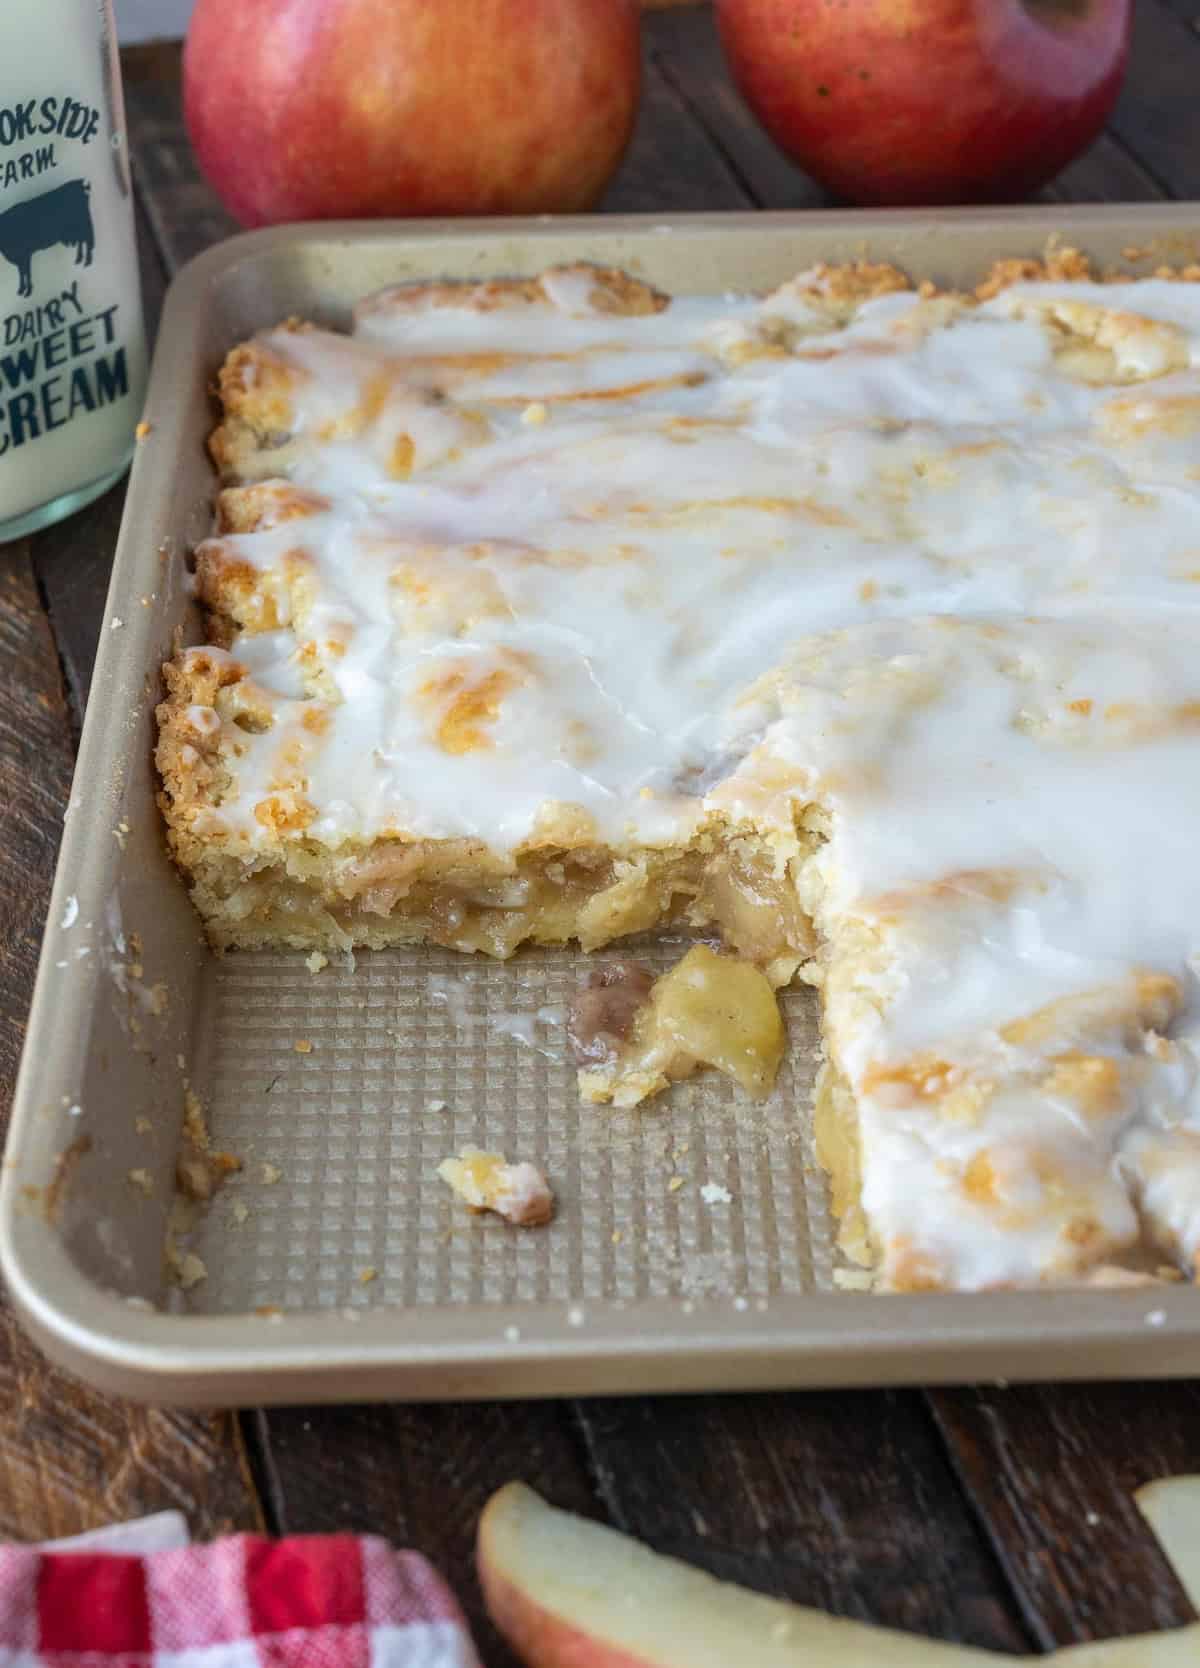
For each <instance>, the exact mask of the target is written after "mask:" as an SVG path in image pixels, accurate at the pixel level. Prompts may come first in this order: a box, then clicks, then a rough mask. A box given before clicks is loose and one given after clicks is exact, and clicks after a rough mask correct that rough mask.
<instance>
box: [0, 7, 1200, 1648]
mask: <svg viewBox="0 0 1200 1668" xmlns="http://www.w3.org/2000/svg"><path fill="white" fill-rule="evenodd" d="M1137 7H1138V9H1137V22H1136V27H1135V31H1134V47H1133V58H1132V64H1131V70H1130V76H1129V81H1128V85H1127V87H1126V90H1125V92H1124V94H1123V96H1122V98H1121V101H1120V103H1119V105H1118V106H1117V110H1116V113H1115V115H1114V117H1113V120H1112V122H1111V124H1110V127H1109V130H1108V132H1107V133H1106V134H1105V135H1104V137H1103V138H1102V139H1100V140H1099V141H1098V143H1097V144H1096V145H1095V146H1094V147H1093V148H1092V150H1091V151H1090V152H1089V153H1088V154H1087V155H1086V156H1085V157H1083V158H1081V159H1080V160H1079V161H1078V162H1076V163H1074V164H1073V165H1072V166H1071V167H1070V168H1069V169H1068V170H1067V171H1066V173H1065V174H1063V175H1062V177H1061V178H1060V179H1059V180H1058V181H1057V182H1056V183H1055V185H1054V186H1053V187H1052V188H1051V190H1050V191H1049V192H1048V193H1047V196H1048V197H1049V198H1051V199H1053V200H1057V201H1063V202H1076V201H1084V200H1108V199H1118V200H1120V199H1125V200H1131V199H1150V198H1161V197H1181V198H1186V197H1200V35H1198V33H1197V23H1195V22H1194V18H1195V19H1196V20H1200V0H1137ZM125 73H126V88H127V98H128V104H129V118H130V128H131V139H132V146H133V154H134V160H135V168H136V176H137V182H138V187H139V225H140V230H141V235H142V254H143V280H144V284H145V290H146V296H147V304H148V308H149V314H150V321H151V324H152V325H153V324H154V323H155V322H156V320H157V316H158V310H159V305H160V302H161V298H162V293H163V287H164V283H165V281H166V278H167V276H168V275H169V274H170V273H171V272H173V271H174V270H175V269H176V268H177V267H178V266H179V264H180V263H181V262H182V261H184V260H186V259H187V258H188V257H189V256H190V255H193V254H195V253H196V252H197V251H198V250H200V249H202V248H204V247H205V246H206V245H207V244H209V243H211V242H213V241H214V240H215V239H216V238H219V237H223V236H225V235H226V234H227V233H228V232H230V231H231V230H232V229H233V228H232V226H231V224H230V222H229V221H228V220H227V218H226V217H225V216H224V214H223V213H222V211H221V209H220V207H219V206H218V204H217V203H216V201H215V199H214V198H213V196H212V195H211V193H210V192H209V191H208V189H207V187H206V186H205V185H204V184H203V183H202V182H201V180H200V179H199V177H198V176H197V174H196V171H195V167H194V165H193V162H192V159H191V155H190V152H189V150H188V146H187V142H186V140H185V138H184V134H183V129H182V125H181V120H180V101H179V55H178V47H176V46H170V45H163V46H151V47H142V48H136V49H132V50H130V51H129V52H128V53H127V54H126V58H125ZM823 200H824V199H823V196H822V193H821V191H820V190H819V188H818V187H816V186H815V185H814V184H813V183H812V182H811V181H809V180H807V179H806V178H804V176H803V175H801V174H799V173H798V172H796V171H795V170H794V169H793V168H792V167H791V166H790V165H789V164H788V163H787V162H785V161H784V160H783V159H782V158H781V157H780V156H779V154H778V153H777V152H776V151H775V150H774V149H773V148H772V146H771V145H770V144H769V142H768V141H767V140H766V139H765V138H764V137H763V136H762V134H761V133H760V131H759V130H758V129H757V128H756V127H755V126H754V124H753V123H752V122H751V120H750V119H749V117H748V116H747V114H746V112H745V110H744V108H743V107H742V106H741V104H740V102H739V100H738V99H737V97H736V95H735V94H734V92H733V91H732V89H731V87H730V85H729V83H728V80H727V78H726V76H725V74H724V71H723V66H722V63H721V60H720V56H719V51H718V47H717V44H716V40H715V36H714V33H713V29H712V25H711V21H710V19H709V16H708V13H707V11H705V10H703V9H696V8H685V9H683V10H671V11H665V12H661V13H658V14H656V15H654V16H653V17H651V18H649V19H648V20H647V24H646V89H645V104H644V113H643V116H642V120H641V123H640V126H639V128H638V132H637V137H636V140H635V143H634V145H633V148H632V150H631V153H630V155H629V157H628V159H627V162H626V164H625V167H624V169H623V170H622V172H621V175H620V177H619V178H618V180H617V181H616V183H615V184H614V186H613V188H612V190H611V192H610V194H609V197H608V202H607V206H609V207H611V208H613V209H627V210H628V209H647V210H659V211H668V210H684V209H740V208H746V207H752V206H755V205H758V206H763V207H771V208H803V207H806V206H811V205H814V204H819V203H821V202H822V201H823ZM1198 229H1200V213H1198ZM122 499H123V489H121V488H116V489H114V490H113V491H112V492H111V493H109V494H108V496H107V497H106V498H104V499H102V500H101V501H100V502H99V503H97V504H95V505H94V506H92V508H91V509H90V510H88V511H86V512H85V513H84V514H83V515H81V516H79V517H77V518H76V519H75V520H73V521H69V522H67V523H65V524H64V525H62V526H59V527H56V528H52V529H50V530H49V531H48V532H45V533H42V534H40V535H38V536H37V537H36V538H33V539H28V540H24V541H19V542H17V543H15V544H12V545H9V546H7V547H5V548H3V549H0V691H2V692H3V693H2V694H0V1105H6V1104H7V1101H8V1097H9V1095H10V1093H11V1088H12V1082H13V1078H14V1075H15V1072H16V1065H17V1057H18V1052H19V1049H20V1044H21V1032H22V1027H23V1023H24V1019H25V1013H26V1008H27V1004H28V999H29V991H30V987H31V984H32V980H33V973H34V965H35V959H36V953H37V946H38V941H39V938H40V934H41V929H42V922H43V917H44V914H45V908H46V900H47V897H48V895H49V888H50V878H51V872H52V868H53V864H54V858H55V852H56V848H57V845H58V835H59V829H60V827H61V819H62V812H63V808H64V806H65V804H66V801H67V789H68V783H69V780H70V774H71V764H72V755H73V750H74V745H75V741H76V739H77V737H78V733H79V724H80V718H81V716H82V712H83V706H84V702H85V700H86V698H87V689H88V679H89V676H90V672H91V667H92V659H93V655H94V652H95V645H96V636H97V632H98V629H99V622H100V618H101V610H102V605H103V600H104V592H105V587H106V584H107V580H108V571H109V565H110V562H111V559H112V552H113V546H114V542H115V539H116V533H117V526H118V523H119V521H120V516H121V505H122ZM1137 1366H1138V1363H1137V1361H1136V1359H1131V1360H1130V1363H1129V1369H1130V1372H1131V1373H1136V1371H1137ZM1188 1470H1191V1471H1200V1387H1198V1386H1197V1385H1196V1384H1194V1383H1184V1384H1174V1385H1147V1386H1139V1385H1136V1384H1135V1385H1124V1386H1117V1385H1105V1386H1071V1387H1062V1388H1032V1389H1010V1388H1007V1387H1005V1386H1002V1385H987V1386H983V1387H979V1388H975V1389H963V1390H935V1391H929V1392H920V1391H897V1392H892V1391H887V1392H854V1393H853V1394H821V1395H817V1394H806V1395H793V1396H783V1395H770V1396H756V1397H752V1396H742V1397H716V1396H709V1397H703V1396H702V1397H695V1398H687V1399H679V1400H669V1399H653V1400H652V1399H649V1398H640V1399H635V1400H628V1401H600V1402H595V1401H593V1402H549V1403H517V1404H508V1405H498V1404H492V1405H483V1406H472V1407H461V1406H438V1407H407V1406H381V1407H345V1408H338V1409H327V1408H323V1409H315V1410H306V1409H303V1408H301V1409H293V1410H287V1411H281V1412H270V1411H263V1410H257V1411H256V1410H249V1411H244V1412H241V1413H228V1414H223V1415H220V1416H217V1417H208V1416H203V1417H202V1416H192V1415H188V1414H185V1413H175V1412H157V1411H145V1410H142V1409H139V1408H135V1407H129V1406H125V1405H123V1404H121V1403H118V1402H114V1401H111V1400H106V1399H105V1398H104V1397H101V1396H99V1395H95V1394H93V1393H92V1392H90V1391H88V1390H86V1389H83V1388H82V1387H80V1386H79V1385H77V1384H75V1383H73V1382H72V1381H70V1380H68V1379H67V1377H66V1376H65V1375H64V1374H62V1373H59V1372H57V1371H54V1370H52V1369H51V1368H49V1367H47V1366H46V1365H45V1364H44V1363H43V1362H42V1361H41V1359H40V1358H39V1357H38V1355H37V1354H36V1352H35V1351H34V1350H33V1348H32V1346H31V1345H30V1344H28V1343H27V1342H26V1341H25V1340H24V1338H23V1337H22V1336H21V1335H20V1333H19V1332H18V1331H17V1329H16V1327H15V1325H14V1324H13V1322H12V1321H11V1319H10V1318H9V1317H8V1316H7V1315H6V1314H4V1315H0V1536H6V1537H12V1538H17V1539H34V1538H38V1537H43V1536H49V1535H61V1534H66V1533H69V1532H71V1531H75V1530H79V1529H83V1528H85V1527H88V1526H91V1525H94V1524H96V1523H100V1522H104V1521H109V1520H112V1519H114V1518H123V1517H128V1516H133V1515H135V1514H138V1513H141V1512H148V1511H153V1510H156V1509H160V1508H163V1507H167V1506H177V1507H181V1508H182V1509H183V1510H184V1511H185V1512H186V1513H187V1515H188V1517H189V1519H190V1521H191V1525H192V1529H193V1531H194V1533H195V1534H197V1535H198V1536H211V1535H215V1534H219V1533H223V1532H227V1531H229V1530H234V1529H267V1530H270V1531H272V1532H275V1533H284V1532H298V1531H328V1530H334V1529H351V1530H370V1531H373V1532H375V1533H377V1534H381V1535H386V1536H389V1537H390V1538H391V1539H393V1540H394V1541H397V1542H400V1543H406V1544H410V1545H413V1546H416V1547H419V1548H421V1549H422V1550H423V1551H425V1552H426V1553H428V1554H429V1555H430V1556H431V1557H433V1558H434V1559H435V1560H436V1561H437V1562H438V1563H439V1564H440V1565H441V1567H442V1568H443V1570H444V1571H445V1572H446V1573H447V1575H448V1576H449V1577H450V1578H451V1580H452V1581H453V1582H454V1583H455V1585H456V1586H457V1588H458V1590H459V1592H460V1593H461V1594H462V1596H463V1599H464V1601H465V1603H466V1605H467V1608H468V1610H469V1611H470V1613H471V1616H472V1620H473V1622H474V1623H475V1624H476V1626H477V1628H478V1635H479V1638H480V1641H481V1647H482V1649H483V1652H484V1655H485V1659H486V1661H487V1662H488V1664H490V1665H491V1668H502V1665H506V1664H509V1663H510V1662H511V1660H512V1659H511V1657H510V1656H509V1655H508V1653H507V1652H506V1651H505V1650H504V1648H503V1647H502V1646H501V1645H500V1644H499V1643H498V1642H497V1640H496V1639H495V1636H494V1635H493V1634H492V1633H491V1632H490V1630H489V1629H488V1627H487V1624H486V1622H485V1621H484V1620H483V1619H482V1617H481V1615H480V1611H479V1604H478V1596H477V1593H476V1590H475V1587H474V1582H473V1578H472V1575H471V1570H470V1547H471V1539H472V1534H473V1529H474V1524H475V1520H476V1517H477V1515H478V1512H479V1509H480V1507H481V1506H482V1504H483V1502H484V1500H485V1499H486V1497H487V1495H488V1494H489V1492H490V1491H491V1490H492V1489H493V1488H495V1487H496V1486H497V1485H499V1484H500V1483H502V1482H504V1481H506V1480H508V1479H509V1478H511V1477H522V1478H524V1479H526V1480H527V1481H528V1482H530V1483H532V1484H534V1485H535V1486H536V1487H537V1488H539V1489H541V1490H542V1491H543V1492H544V1493H545V1494H547V1495H548V1496H549V1497H550V1498H551V1499H553V1500H554V1501H556V1502H558V1503H559V1504H561V1505H564V1506H568V1507H573V1508H575V1509H577V1510H579V1511H582V1512H585V1513H588V1514H590V1515H593V1516H597V1517H601V1518H604V1519H606V1520H607V1521H609V1522H611V1523H613V1524H615V1525H617V1526H618V1527H620V1528H621V1529H626V1530H629V1531H630V1532H632V1533H633V1534H636V1535H639V1536H641V1537H643V1538H644V1539H645V1540H647V1541H649V1542H650V1543H651V1544H652V1545H654V1546H655V1547H657V1548H659V1549H661V1550H662V1551H664V1552H671V1553H677V1554H679V1555H680V1556H682V1557H684V1558H688V1559H691V1560H693V1561H694V1562H695V1563H697V1564H701V1565H703V1566H704V1567H705V1568H707V1569H709V1570H712V1571H714V1572H715V1573H716V1574H718V1575H721V1576H726V1577H730V1578H733V1579H735V1580H738V1581H742V1582H745V1583H746V1584H748V1585H750V1586H752V1587H759V1588H762V1589H763V1590H765V1591H770V1592H774V1593H779V1594H784V1595H788V1596H790V1597H793V1598H796V1599H800V1600H804V1601H807V1602H809V1603H812V1604H817V1605H821V1606H823V1607H825V1608H826V1609H828V1610H831V1611H834V1612H837V1613H839V1614H843V1615H850V1616H857V1617H862V1618H869V1619H871V1620H874V1621H877V1622H884V1623H890V1624H892V1625H894V1626H897V1627H903V1628H910V1629H914V1630H918V1631H922V1632H925V1633H928V1634H934V1635H938V1636H940V1637H942V1638H947V1639H961V1640H968V1641H971V1642H973V1643H975V1644H978V1645H986V1646H992V1647H995V1648H997V1649H1000V1650H1021V1649H1030V1648H1033V1649H1045V1648H1050V1647H1052V1646H1055V1645H1066V1644H1070V1643H1073V1642H1075V1641H1078V1640H1085V1639H1092V1638H1099V1637H1104V1636H1106V1635H1111V1634H1119V1633H1127V1632H1135V1631H1138V1630H1141V1629H1146V1628H1155V1627H1165V1626H1169V1625H1172V1624H1175V1623H1179V1622H1181V1621H1184V1620H1187V1619H1189V1617H1190V1614H1191V1612H1190V1610H1189V1607H1188V1605H1187V1602H1186V1600H1185V1598H1184V1596H1183V1594H1182V1592H1181V1591H1180V1589H1179V1587H1178V1585H1177V1583H1176V1581H1175V1579H1174V1577H1173V1575H1172V1574H1171V1572H1170V1570H1169V1569H1168V1567H1167V1566H1166V1564H1165V1562H1164V1560H1163V1558H1162V1556H1161V1554H1160V1553H1159V1551H1158V1549H1157V1547H1156V1545H1155V1543H1154V1542H1153V1540H1152V1539H1151V1538H1150V1536H1149V1535H1148V1534H1147V1533H1146V1532H1145V1531H1144V1530H1143V1528H1142V1526H1141V1522H1140V1519H1139V1518H1138V1516H1137V1513H1136V1511H1135V1510H1134V1509H1133V1508H1132V1506H1131V1504H1130V1499H1129V1493H1130V1490H1131V1489H1133V1488H1134V1487H1136V1486H1137V1485H1138V1484H1139V1483H1141V1482H1143V1481H1145V1480H1146V1479H1148V1478H1151V1477H1155V1476H1160V1475H1164V1474H1166V1473H1169V1472H1179V1471H1188ZM730 1668H736V1665H734V1664H731V1665H730Z"/></svg>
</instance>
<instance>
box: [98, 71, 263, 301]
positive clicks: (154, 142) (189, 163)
mask: <svg viewBox="0 0 1200 1668" xmlns="http://www.w3.org/2000/svg"><path fill="white" fill-rule="evenodd" d="M181 59H182V49H181V47H180V45H179V43H178V42H177V41H154V42H152V43H150V44H149V45H146V46H136V47H130V48H128V49H127V50H126V51H124V52H122V54H121V66H122V71H123V73H124V77H125V112H126V117H127V119H128V123H129V151H130V158H131V161H132V164H133V173H134V179H135V181H136V182H137V186H138V190H139V194H140V196H141V198H142V200H143V202H144V204H145V207H146V213H147V215H148V217H149V220H150V224H151V226H152V228H153V231H154V236H155V238H156V240H157V243H158V248H159V252H160V254H161V256H162V260H163V264H164V265H165V267H166V269H167V271H168V273H172V274H173V273H175V272H176V271H178V269H179V268H180V267H181V266H182V265H183V263H184V262H185V261H187V260H190V259H191V257H192V256H193V255H198V254H199V253H200V252H201V251H202V250H204V249H207V248H208V247H209V245H210V244H213V243H218V242H220V240H221V239H222V238H225V237H229V236H230V235H231V234H232V233H234V232H236V231H237V230H238V225H237V222H236V221H235V220H234V219H233V218H232V217H231V216H230V215H228V214H226V212H225V210H224V209H223V208H222V207H221V204H220V202H219V201H218V199H217V196H216V193H215V192H214V191H213V190H212V188H211V187H210V186H209V185H208V183H207V182H206V181H205V179H204V178H203V176H202V175H201V173H200V169H199V167H198V165H197V163H196V158H195V156H194V154H193V152H192V147H191V145H190V143H189V142H188V137H187V133H186V130H185V128H184V125H183V101H182V94H181V88H180V64H181Z"/></svg>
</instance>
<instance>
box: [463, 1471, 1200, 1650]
mask: <svg viewBox="0 0 1200 1668" xmlns="http://www.w3.org/2000/svg"><path fill="white" fill-rule="evenodd" d="M1190 1481H1191V1482H1192V1483H1193V1485H1197V1484H1200V1479H1190ZM1155 1487H1159V1489H1160V1499H1161V1498H1162V1497H1163V1491H1162V1490H1161V1486H1160V1485H1155ZM1143 1492H1150V1491H1143ZM1139 1504H1141V1500H1140V1497H1139ZM1183 1507H1184V1508H1185V1509H1184V1510H1183V1513H1182V1515H1180V1516H1176V1517H1174V1518H1173V1523H1174V1525H1176V1526H1177V1525H1179V1524H1180V1523H1182V1522H1184V1521H1185V1519H1186V1523H1187V1524H1189V1525H1191V1526H1192V1527H1193V1528H1194V1527H1195V1521H1196V1520H1195V1519H1194V1518H1193V1517H1192V1516H1191V1515H1190V1513H1191V1510H1192V1506H1191V1503H1190V1497H1189V1499H1188V1500H1185V1501H1184V1502H1183ZM1144 1509H1145V1508H1144V1507H1143V1510H1144ZM1171 1510H1172V1511H1173V1512H1178V1511H1180V1508H1179V1506H1178V1505H1175V1504H1173V1505H1172V1506H1171ZM1151 1521H1152V1522H1153V1519H1152V1520H1151ZM1155 1528H1156V1529H1157V1525H1155ZM1183 1532H1184V1533H1185V1534H1186V1530H1184V1531H1183ZM476 1556H477V1563H478V1569H479V1579H480V1583H481V1585H482V1587H483V1593H484V1599H485V1602H486V1604H487V1609H488V1614H489V1615H490V1616H491V1618H492V1620H493V1622H494V1623H495V1624H496V1626H497V1628H498V1629H499V1630H500V1632H501V1633H502V1634H503V1635H504V1637H505V1638H506V1639H507V1640H508V1642H509V1644H510V1645H511V1646H512V1647H513V1649H514V1650H515V1651H516V1652H517V1654H518V1655H519V1656H520V1657H521V1658H522V1660H523V1661H524V1662H526V1663H527V1664H528V1665H529V1668H729V1665H730V1664H731V1663H737V1664H738V1668H802V1665H803V1668H981V1665H986V1668H999V1665H1000V1664H1003V1663H1006V1662H1016V1661H1028V1662H1034V1661H1036V1662H1037V1663H1039V1664H1041V1665H1042V1668H1044V1665H1045V1664H1047V1663H1050V1664H1055V1663H1057V1664H1061V1665H1062V1668H1195V1664H1196V1662H1197V1661H1200V1624H1193V1625H1191V1626H1188V1627H1183V1628H1177V1629H1175V1630H1173V1631H1170V1632H1166V1633H1152V1634H1141V1635H1138V1636H1136V1637H1134V1638H1129V1639H1113V1640H1106V1641H1104V1642H1103V1643H1101V1644H1089V1645H1073V1646H1069V1647H1067V1648H1066V1649H1063V1650H1060V1651H1055V1652H1053V1653H1052V1654H1050V1655H1049V1656H1038V1657H1036V1658H1035V1657H1027V1658H1017V1657H1011V1656H1005V1655H999V1654H997V1653H996V1652H994V1651H985V1650H978V1649H975V1648H973V1647H970V1646H965V1645H951V1644H946V1643H944V1642H941V1641H938V1640H931V1639H922V1638H919V1637H918V1636H916V1635H910V1634H905V1633H897V1632H895V1631H893V1630H890V1629H887V1628H878V1627H870V1626H867V1625H866V1624H864V1623H860V1622H850V1621H842V1620H840V1619H838V1618H836V1617H833V1616H827V1615H825V1614H824V1613H823V1612H821V1611H818V1610H810V1609H807V1608H805V1607H804V1606H802V1605H796V1604H790V1603H787V1602H785V1601H783V1600H780V1599H772V1598H766V1597H764V1596H763V1595H761V1594H759V1593H754V1592H750V1591H749V1590H748V1589H746V1588H744V1587H736V1586H733V1585H732V1584H731V1583H728V1582H724V1581H718V1580H716V1579H715V1578H714V1577H713V1576H710V1575H707V1574H705V1573H704V1571H702V1570H698V1569H694V1568H693V1567H692V1566H691V1565H689V1564H685V1563H681V1562H680V1561H679V1560H678V1559H675V1558H665V1557H662V1556H661V1555H660V1554H658V1553H655V1552H651V1551H650V1549H649V1548H648V1547H645V1546H642V1545H641V1544H640V1543H639V1542H637V1541H635V1540H632V1539H631V1538H630V1537H629V1536H627V1535H622V1534H619V1533H618V1532H617V1531H616V1530H615V1529H609V1528H607V1527H606V1526H605V1525H603V1524H599V1523H591V1522H588V1521H586V1520H585V1519H583V1518H578V1517H575V1516H573V1515H572V1514H571V1513H569V1512H562V1511H558V1510H557V1509H556V1508H554V1507H552V1506H549V1505H547V1504H546V1502H545V1501H544V1500H542V1499H541V1498H540V1496H538V1495H537V1494H535V1493H534V1492H533V1490H532V1489H529V1488H526V1487H525V1485H524V1484H522V1483H509V1484H508V1486H507V1487H505V1488H502V1489H501V1490H500V1491H499V1493H497V1494H494V1495H493V1496H492V1498H491V1499H490V1500H489V1501H488V1503H487V1506H486V1507H485V1508H484V1512H483V1516H482V1517H481V1518H480V1522H479V1536H478V1544H477V1549H476Z"/></svg>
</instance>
